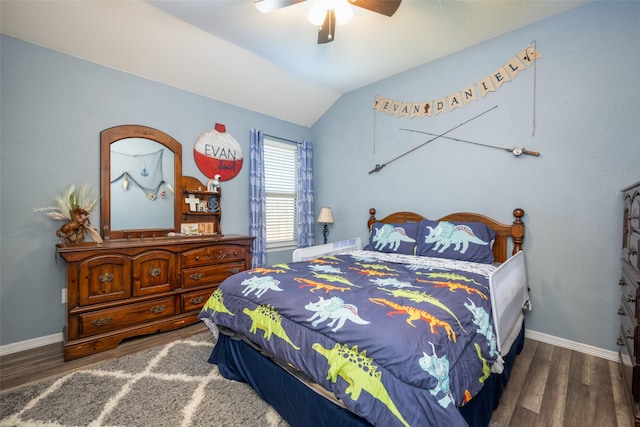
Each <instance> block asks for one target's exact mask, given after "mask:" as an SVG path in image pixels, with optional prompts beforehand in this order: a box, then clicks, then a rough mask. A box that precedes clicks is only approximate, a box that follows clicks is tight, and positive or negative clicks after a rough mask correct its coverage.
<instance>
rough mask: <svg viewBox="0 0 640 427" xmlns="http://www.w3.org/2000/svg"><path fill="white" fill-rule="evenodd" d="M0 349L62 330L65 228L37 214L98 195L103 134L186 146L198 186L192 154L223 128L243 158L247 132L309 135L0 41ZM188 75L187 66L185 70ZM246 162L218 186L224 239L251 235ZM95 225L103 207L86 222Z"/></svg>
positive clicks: (188, 171) (188, 169)
mask: <svg viewBox="0 0 640 427" xmlns="http://www.w3.org/2000/svg"><path fill="white" fill-rule="evenodd" d="M0 43H1V57H0V60H1V64H2V76H1V87H0V90H1V93H2V111H1V114H2V122H1V125H2V128H1V129H2V139H1V143H2V145H1V148H0V149H1V152H0V154H1V160H0V161H1V164H0V166H1V168H0V174H1V175H0V183H1V187H0V190H1V195H2V197H1V199H0V200H1V202H0V203H1V206H0V213H1V215H0V218H1V219H2V220H1V222H0V248H1V257H0V258H1V268H0V344H2V345H5V344H10V343H15V342H19V341H24V340H27V339H31V338H38V337H42V336H47V335H52V334H57V333H60V332H61V331H62V327H63V326H64V323H65V305H63V304H61V289H63V288H65V287H66V282H65V265H64V262H63V261H62V260H61V259H57V258H56V254H55V246H54V245H55V243H56V241H57V238H56V237H55V230H56V229H57V228H58V227H60V226H61V225H62V223H61V222H59V221H54V220H52V219H50V218H48V217H47V216H45V215H44V214H42V213H35V212H34V211H33V209H34V208H36V207H42V206H48V205H50V204H51V198H52V197H53V196H54V195H56V194H58V192H59V191H60V190H61V189H62V188H64V187H66V186H68V185H69V184H71V183H85V182H86V183H89V184H90V185H91V186H92V188H93V189H94V191H95V193H96V194H97V193H98V192H99V179H100V176H99V162H100V152H99V146H100V140H99V134H100V131H101V130H103V129H106V128H109V127H112V126H116V125H121V124H141V125H146V126H151V127H154V128H157V129H159V130H161V131H163V132H166V133H168V134H169V135H171V136H172V137H174V138H175V139H177V140H178V141H179V142H181V143H182V146H183V174H184V175H191V176H195V177H197V178H199V179H200V180H204V181H205V182H206V179H205V176H204V175H203V174H202V173H201V172H200V171H199V170H198V168H197V167H196V165H195V161H194V159H193V154H192V152H193V146H194V144H195V141H196V139H197V138H198V136H200V134H202V133H203V132H205V131H207V130H210V129H212V128H213V126H214V125H215V123H216V122H218V123H224V124H225V125H226V127H227V131H228V132H229V133H230V134H231V135H233V136H234V137H235V138H236V139H237V140H238V142H239V144H240V145H241V147H242V151H243V154H244V156H245V158H247V159H248V157H249V132H250V129H251V128H252V127H255V128H258V129H262V130H263V131H264V132H266V133H269V134H271V135H278V136H281V137H283V138H288V139H293V140H303V139H304V140H309V139H310V133H311V132H310V129H309V128H306V127H302V126H298V125H294V124H292V123H288V122H285V121H282V120H279V119H275V118H272V117H269V116H266V115H263V114H258V113H255V112H251V111H248V110H245V109H242V108H238V107H235V106H233V105H228V104H224V103H221V102H217V101H214V100H211V99H208V98H205V97H202V96H198V95H194V94H192V93H188V92H185V91H183V90H178V89H175V88H172V87H169V86H166V85H163V84H160V83H157V82H153V81H149V80H145V79H142V78H139V77H136V76H133V75H130V74H126V73H123V72H120V71H116V70H113V69H110V68H106V67H103V66H100V65H96V64H93V63H90V62H87V61H83V60H79V59H76V58H73V57H70V56H68V55H64V54H61V53H58V52H54V51H52V50H48V49H45V48H42V47H38V46H35V45H32V44H29V43H25V42H22V41H20V40H17V39H14V38H10V37H7V36H2V38H1V39H0ZM185 67H188V64H185ZM248 170H249V166H248V160H247V162H245V164H244V166H243V169H242V171H241V172H240V174H239V175H238V176H236V177H235V178H234V179H233V180H231V181H228V182H224V183H223V191H224V196H223V217H222V231H223V233H225V234H245V235H246V234H248V232H249V217H248V214H247V213H248V211H249V202H248V199H249V197H248V187H249V184H248V175H249V174H248ZM91 221H92V223H93V224H95V225H96V226H97V225H98V224H99V223H100V218H99V209H96V210H95V211H94V213H93V214H92V216H91Z"/></svg>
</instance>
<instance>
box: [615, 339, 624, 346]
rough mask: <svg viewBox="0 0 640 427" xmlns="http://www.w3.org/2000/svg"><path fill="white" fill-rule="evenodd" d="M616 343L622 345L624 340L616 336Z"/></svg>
mask: <svg viewBox="0 0 640 427" xmlns="http://www.w3.org/2000/svg"><path fill="white" fill-rule="evenodd" d="M616 344H618V345H624V340H623V339H622V337H618V339H617V340H616Z"/></svg>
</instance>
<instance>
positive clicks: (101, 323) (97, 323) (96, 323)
mask: <svg viewBox="0 0 640 427" xmlns="http://www.w3.org/2000/svg"><path fill="white" fill-rule="evenodd" d="M112 320H113V317H100V318H98V319H96V320H94V321H92V322H91V324H92V325H94V326H98V327H100V326H104V325H106V324H108V323H109V322H111V321H112Z"/></svg>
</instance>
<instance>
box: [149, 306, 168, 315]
mask: <svg viewBox="0 0 640 427" xmlns="http://www.w3.org/2000/svg"><path fill="white" fill-rule="evenodd" d="M166 309H167V306H166V305H164V304H162V305H156V306H155V307H151V308H150V309H149V311H151V312H152V313H155V314H160V313H162V312H163V311H165V310H166Z"/></svg>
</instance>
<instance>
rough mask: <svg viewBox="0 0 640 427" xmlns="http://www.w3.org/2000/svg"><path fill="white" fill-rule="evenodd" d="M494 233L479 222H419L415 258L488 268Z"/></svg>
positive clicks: (491, 257)
mask: <svg viewBox="0 0 640 427" xmlns="http://www.w3.org/2000/svg"><path fill="white" fill-rule="evenodd" d="M495 238H496V232H495V231H493V230H492V229H491V227H489V226H488V225H485V224H483V223H481V222H449V221H429V220H427V219H425V220H423V221H420V224H419V230H418V243H417V250H416V255H420V256H429V257H435V258H447V259H453V260H458V261H470V262H477V263H482V264H492V263H493V261H494V258H493V251H492V249H493V241H494V240H495Z"/></svg>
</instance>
